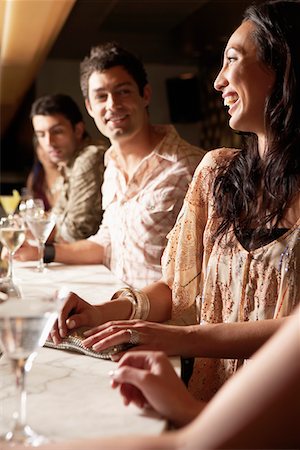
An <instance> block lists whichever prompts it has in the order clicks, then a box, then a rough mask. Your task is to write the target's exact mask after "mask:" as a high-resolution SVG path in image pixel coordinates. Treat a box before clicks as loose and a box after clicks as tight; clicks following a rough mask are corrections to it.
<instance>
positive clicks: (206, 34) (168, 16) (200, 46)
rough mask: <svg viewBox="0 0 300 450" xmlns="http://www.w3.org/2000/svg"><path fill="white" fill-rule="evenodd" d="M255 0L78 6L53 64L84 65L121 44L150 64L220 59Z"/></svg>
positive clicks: (116, 0) (107, 0)
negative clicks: (102, 46)
mask: <svg viewBox="0 0 300 450" xmlns="http://www.w3.org/2000/svg"><path fill="white" fill-rule="evenodd" d="M250 3H252V2H251V1H249V0H230V1H227V0H77V2H76V4H75V6H74V8H73V10H72V11H71V14H70V16H69V18H68V19H67V22H66V23H65V26H64V28H63V29H62V31H61V33H60V35H59V37H58V39H57V41H56V42H55V44H54V46H53V48H52V50H51V52H50V54H49V56H48V58H64V59H82V58H83V57H84V56H85V55H87V54H88V53H89V49H90V47H91V46H92V45H96V44H98V43H101V42H105V41H110V40H114V41H118V42H119V43H120V44H121V45H123V46H125V47H126V48H128V49H129V50H131V51H133V52H135V53H136V54H137V55H139V56H140V57H142V59H143V61H144V62H149V63H165V64H168V63H169V64H186V63H192V62H195V59H199V58H201V57H202V58H204V57H211V56H217V57H220V54H221V51H222V49H223V47H224V44H225V42H226V40H227V38H228V37H229V35H230V34H231V32H232V31H233V29H234V28H235V27H236V26H237V25H238V24H239V23H240V21H241V17H242V12H243V10H244V9H245V6H247V5H248V4H250Z"/></svg>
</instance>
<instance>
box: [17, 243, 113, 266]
mask: <svg viewBox="0 0 300 450" xmlns="http://www.w3.org/2000/svg"><path fill="white" fill-rule="evenodd" d="M54 250H55V256H54V260H53V261H55V262H61V263H64V264H103V255H104V249H103V247H102V245H100V244H96V243H95V242H91V241H88V240H86V239H83V240H81V241H76V242H71V243H67V242H66V243H59V244H54ZM14 258H15V259H16V260H18V261H35V260H36V259H37V258H38V249H37V247H34V246H32V245H29V244H28V243H27V242H25V243H24V244H23V245H22V247H21V248H19V250H17V252H16V253H15V255H14Z"/></svg>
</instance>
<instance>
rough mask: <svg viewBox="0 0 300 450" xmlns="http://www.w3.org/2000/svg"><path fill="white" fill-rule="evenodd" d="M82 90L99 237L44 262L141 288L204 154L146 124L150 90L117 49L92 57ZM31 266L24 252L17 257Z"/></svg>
mask: <svg viewBox="0 0 300 450" xmlns="http://www.w3.org/2000/svg"><path fill="white" fill-rule="evenodd" d="M81 89H82V93H83V96H84V98H85V103H86V107H87V110H88V112H89V114H90V115H91V117H92V118H93V119H94V121H95V123H96V125H97V127H98V129H99V131H100V132H101V133H102V134H103V135H104V136H106V137H108V138H109V139H110V142H111V147H110V148H109V149H108V150H107V152H106V154H105V166H106V170H105V174H104V184H103V187H102V193H103V209H104V210H105V212H104V215H103V221H102V224H101V226H100V228H99V231H98V233H97V234H96V235H95V236H92V237H91V238H89V239H88V240H81V241H78V242H74V243H72V244H63V243H61V244H55V245H54V246H51V245H50V246H49V245H47V246H46V262H50V261H58V262H63V263H66V264H106V265H107V266H108V267H109V268H110V269H111V270H112V271H113V272H114V273H115V274H116V275H117V276H118V278H120V279H122V280H123V281H124V282H126V283H127V284H129V285H131V286H134V287H142V286H144V285H145V284H148V283H150V282H152V281H156V280H158V279H159V278H160V277H161V264H160V259H161V256H162V252H163V250H164V248H165V246H166V242H167V240H166V235H167V234H168V232H169V231H170V230H171V229H172V227H173V225H174V223H175V221H176V217H177V215H178V212H179V211H180V209H181V206H182V203H183V199H184V196H185V193H186V191H187V188H188V185H189V183H190V182H191V180H192V175H193V173H194V170H195V168H196V166H197V165H198V163H199V162H200V160H201V159H202V157H203V155H204V151H203V150H202V149H200V148H198V147H194V146H192V145H190V144H189V143H188V142H186V141H184V140H183V139H181V138H180V137H179V135H178V134H177V132H176V130H175V128H174V127H173V126H171V125H164V126H162V125H159V126H158V125H155V126H154V125H152V124H151V123H150V119H149V113H148V106H149V104H150V100H151V88H150V85H149V83H148V80H147V74H146V72H145V69H144V67H143V65H142V63H141V61H140V60H139V59H137V58H136V57H135V56H134V55H132V54H131V53H129V52H128V51H126V50H125V49H123V48H121V47H119V46H117V45H115V44H110V43H109V44H106V45H103V46H98V47H95V48H93V49H92V50H91V54H90V56H89V57H87V58H85V59H84V61H83V62H82V64H81ZM17 257H18V258H19V259H21V260H26V259H33V257H34V255H33V253H32V251H30V250H29V249H28V248H27V249H25V248H22V249H21V250H19V251H18V252H17Z"/></svg>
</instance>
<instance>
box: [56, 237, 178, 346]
mask: <svg viewBox="0 0 300 450" xmlns="http://www.w3.org/2000/svg"><path fill="white" fill-rule="evenodd" d="M81 242H87V241H77V242H75V243H72V244H57V246H56V248H59V249H60V250H61V253H58V258H61V259H59V260H60V261H61V262H63V261H62V259H63V258H64V257H66V258H67V257H68V258H70V259H69V260H68V263H69V264H71V263H73V264H74V263H75V262H73V261H75V258H74V259H71V258H72V257H74V255H75V252H74V253H72V252H70V251H69V248H70V247H73V246H74V247H77V248H78V252H79V255H80V254H82V246H81ZM91 244H94V243H91ZM94 245H96V247H99V245H98V244H94ZM80 252H81V253H80ZM68 254H69V256H68ZM79 257H80V256H79ZM55 260H56V261H57V260H58V259H57V258H56V259H55ZM65 261H66V260H65V259H64V262H65ZM71 261H72V262H71ZM81 263H82V260H81ZM89 263H90V264H91V263H92V262H91V261H89ZM145 292H147V294H148V295H149V300H150V314H149V320H153V321H157V322H159V321H166V320H168V319H169V318H170V315H171V308H172V299H171V297H172V293H171V290H170V289H169V287H168V286H167V285H166V284H165V283H164V282H163V281H158V282H156V283H153V284H152V285H150V286H148V288H146V289H145ZM131 310H132V304H131V302H130V301H129V300H127V299H122V300H118V299H117V300H113V301H109V302H106V303H103V304H101V305H97V306H96V305H90V304H89V303H87V302H85V301H84V300H83V299H81V298H80V297H78V295H76V294H74V293H72V294H70V296H69V298H68V299H67V301H66V303H65V305H64V307H63V308H62V310H61V313H60V316H59V318H58V320H57V322H56V323H55V325H54V327H53V329H52V331H51V336H52V339H53V341H54V342H55V343H56V344H58V343H59V342H61V339H62V338H64V337H65V336H66V335H67V334H68V332H69V331H70V330H73V329H76V328H78V327H81V326H88V327H97V326H98V325H100V326H101V324H104V323H106V322H109V323H111V322H110V321H113V320H123V321H124V320H126V321H127V319H128V318H129V317H130V315H131ZM126 323H127V326H128V321H127V322H126ZM91 345H92V344H91Z"/></svg>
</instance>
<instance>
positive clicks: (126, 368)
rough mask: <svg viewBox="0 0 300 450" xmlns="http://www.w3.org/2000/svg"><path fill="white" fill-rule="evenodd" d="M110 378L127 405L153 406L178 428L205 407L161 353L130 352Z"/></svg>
mask: <svg viewBox="0 0 300 450" xmlns="http://www.w3.org/2000/svg"><path fill="white" fill-rule="evenodd" d="M110 375H111V385H112V387H113V388H116V387H120V393H121V395H122V396H123V399H124V404H125V405H129V404H130V403H134V404H135V405H137V406H138V407H140V408H143V407H151V408H153V409H154V410H155V411H157V412H158V413H159V414H161V415H162V416H164V417H166V418H167V419H169V420H171V421H172V422H173V423H174V424H175V425H176V426H183V425H186V424H187V423H189V422H190V421H192V420H193V419H194V418H195V417H196V416H197V415H198V414H199V412H200V411H201V410H202V409H203V408H204V406H205V403H203V402H198V401H197V400H195V399H194V398H193V397H192V396H191V395H190V394H189V392H188V391H187V389H186V387H185V385H184V383H183V382H182V381H181V380H180V378H179V377H178V376H177V374H176V372H175V371H174V369H173V367H172V365H171V363H170V362H169V360H168V358H167V357H166V355H165V354H164V353H162V352H141V351H139V352H128V353H127V354H126V355H124V356H123V357H122V359H121V360H120V362H119V366H118V368H117V369H116V370H114V371H113V372H111V374H110Z"/></svg>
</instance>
